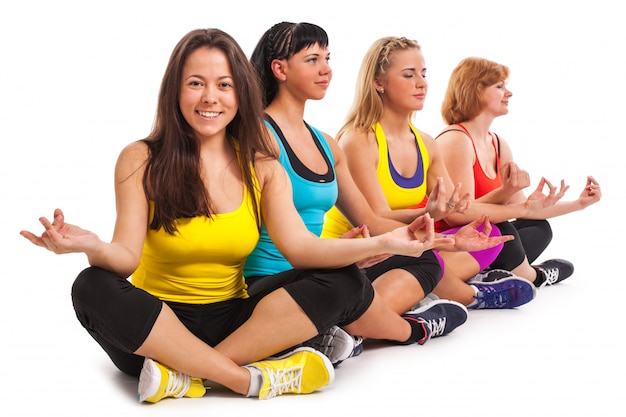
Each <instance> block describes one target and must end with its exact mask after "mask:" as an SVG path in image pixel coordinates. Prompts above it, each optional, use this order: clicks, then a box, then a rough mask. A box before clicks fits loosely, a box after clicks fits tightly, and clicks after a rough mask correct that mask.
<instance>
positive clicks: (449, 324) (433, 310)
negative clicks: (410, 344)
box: [402, 299, 467, 345]
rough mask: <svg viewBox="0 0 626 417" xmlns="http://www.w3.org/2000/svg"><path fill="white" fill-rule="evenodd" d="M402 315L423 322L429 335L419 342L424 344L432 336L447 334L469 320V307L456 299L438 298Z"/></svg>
mask: <svg viewBox="0 0 626 417" xmlns="http://www.w3.org/2000/svg"><path fill="white" fill-rule="evenodd" d="M402 317H404V318H405V319H406V318H410V319H413V320H416V321H418V322H421V323H422V324H423V325H424V326H425V327H426V328H427V332H426V333H427V335H426V337H425V338H424V339H423V340H420V341H419V342H418V343H419V344H420V345H423V344H424V343H426V342H427V341H428V340H429V339H430V338H432V337H439V336H445V335H447V334H448V333H450V332H451V331H453V330H454V329H456V328H457V327H459V326H460V325H462V324H463V323H465V321H467V308H466V307H465V306H464V305H463V304H461V303H458V302H456V301H451V300H443V299H437V300H432V301H430V302H429V303H428V304H426V305H424V306H421V307H418V308H416V309H415V310H410V311H407V312H406V313H404V314H403V315H402Z"/></svg>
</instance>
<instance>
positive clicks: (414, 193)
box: [322, 123, 430, 238]
mask: <svg viewBox="0 0 626 417" xmlns="http://www.w3.org/2000/svg"><path fill="white" fill-rule="evenodd" d="M409 128H410V129H411V131H412V132H413V135H414V136H415V143H416V150H417V154H418V166H417V168H416V172H415V174H414V175H413V177H412V178H404V177H400V176H399V175H398V174H395V175H393V176H392V166H391V165H390V164H389V151H388V148H387V138H386V137H385V132H384V131H383V129H382V126H381V125H380V123H376V124H375V125H374V126H373V127H372V129H373V130H374V134H375V135H376V143H377V144H378V165H377V167H376V175H377V177H378V182H379V183H380V185H381V187H382V189H383V192H384V194H385V197H386V199H387V203H388V204H389V207H390V208H391V209H392V210H399V209H405V208H408V207H413V206H416V205H419V204H420V203H421V202H422V201H423V200H424V198H425V197H426V195H427V192H428V181H427V175H428V167H429V166H430V159H429V158H428V150H427V149H426V145H424V141H423V140H422V137H421V136H420V134H419V132H418V131H417V129H416V128H415V127H414V126H413V125H412V124H411V123H409ZM352 227H353V226H352V225H351V224H350V222H349V221H348V219H346V218H345V216H344V215H343V214H341V212H340V211H339V209H337V206H333V207H332V208H331V209H330V210H329V211H328V212H326V217H325V219H324V229H323V231H322V237H326V238H336V237H341V235H343V234H344V233H345V232H347V231H348V230H350V229H351V228H352Z"/></svg>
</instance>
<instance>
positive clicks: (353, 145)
mask: <svg viewBox="0 0 626 417" xmlns="http://www.w3.org/2000/svg"><path fill="white" fill-rule="evenodd" d="M338 142H339V146H341V148H342V149H344V150H347V149H353V150H364V149H366V148H367V147H370V146H378V145H377V144H376V135H375V134H374V132H373V131H372V130H371V129H368V130H358V131H357V130H354V129H349V130H346V131H345V132H343V134H342V135H341V138H340V139H339V141H338Z"/></svg>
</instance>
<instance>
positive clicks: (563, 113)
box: [0, 0, 626, 416]
mask: <svg viewBox="0 0 626 417" xmlns="http://www.w3.org/2000/svg"><path fill="white" fill-rule="evenodd" d="M344 4H346V5H344ZM340 6H341V7H340ZM341 9H344V10H343V11H341ZM622 16H623V13H622V12H620V11H618V3H617V2H613V1H607V0H597V1H593V2H589V1H584V2H583V1H577V0H574V1H571V2H557V1H547V0H545V1H507V2H503V1H488V0H476V1H462V0H454V1H413V2H373V1H358V2H357V1H354V2H345V3H342V2H296V1H272V2H251V1H250V2H246V1H237V0H233V1H228V2H227V1H223V2H211V1H207V0H205V1H182V0H181V1H178V2H161V1H154V2H132V1H124V2H121V1H108V2H99V3H92V2H79V1H76V2H71V1H31V2H10V3H9V2H4V3H3V5H2V6H0V54H1V55H0V186H1V188H0V192H1V194H0V195H1V196H2V197H1V202H0V210H1V212H0V214H1V215H2V216H1V217H0V218H1V219H2V221H3V223H4V225H3V227H2V232H1V234H0V249H1V253H2V255H1V256H2V263H3V266H4V267H3V271H4V273H3V274H2V280H3V283H2V290H1V291H2V292H1V299H0V338H1V339H0V340H1V342H0V343H1V346H2V350H1V351H0V352H1V353H2V355H1V356H0V358H1V359H2V362H1V364H2V367H1V372H2V375H1V376H0V381H1V382H0V393H1V397H0V398H1V399H0V414H1V415H3V416H30V415H44V414H45V415H48V414H51V413H57V414H59V415H67V416H69V415H72V416H73V415H76V416H78V415H81V416H96V415H98V416H100V415H102V416H104V415H107V416H109V415H143V414H145V415H176V416H179V415H184V414H185V413H203V414H202V415H205V413H206V415H223V414H224V413H229V414H230V415H244V414H245V415H253V413H254V414H256V415H266V414H267V415H269V414H277V415H283V413H287V412H288V413H292V412H293V413H296V414H299V415H314V416H320V415H323V416H325V415H331V416H334V415H339V414H350V415H351V414H357V415H361V414H364V413H367V415H370V414H373V415H376V414H378V415H381V414H383V415H441V416H453V415H459V416H461V415H462V416H473V415H476V416H478V415H485V414H486V415H505V416H518V415H519V416H522V415H523V416H526V415H537V416H557V415H558V416H617V415H622V416H623V415H626V403H625V401H624V388H626V384H625V372H626V360H625V359H624V353H625V349H624V348H625V346H624V342H623V339H624V335H623V333H624V330H623V328H624V325H623V322H624V313H623V307H622V299H623V292H624V289H625V288H626V285H625V284H624V283H623V280H624V273H623V267H622V262H621V261H622V259H623V256H624V255H623V249H622V248H623V245H621V241H622V240H623V239H622V237H623V231H624V227H623V225H622V223H621V221H622V216H618V211H617V210H618V202H620V201H623V195H622V191H621V188H620V187H619V186H618V181H620V183H621V181H622V179H623V174H624V168H623V161H622V159H623V158H622V157H621V156H622V153H621V149H622V146H620V145H621V142H622V135H623V128H622V126H621V123H620V122H621V120H622V119H623V117H624V110H625V107H626V106H625V105H624V93H625V89H624V80H623V79H624V74H625V73H626V65H625V59H624V41H625V40H626V30H625V29H624V23H623V19H622ZM283 20H287V21H292V22H299V21H307V22H312V23H316V24H318V25H320V26H322V27H324V28H325V29H326V30H327V32H328V34H329V36H330V50H331V64H332V66H333V70H334V79H333V82H332V85H331V88H330V90H329V92H328V94H327V96H326V98H325V99H324V100H322V101H320V102H312V103H310V105H309V106H308V107H307V114H306V115H305V117H306V119H307V121H308V122H310V123H311V124H313V125H314V126H317V127H319V128H321V129H322V130H324V131H326V132H328V133H330V134H331V135H334V134H335V133H336V131H337V129H338V128H339V126H340V124H341V122H342V119H343V116H344V115H345V112H346V111H347V109H348V107H349V105H350V104H351V102H352V92H353V88H354V83H355V76H356V73H357V70H358V66H359V65H360V62H361V58H362V56H363V54H364V53H365V51H366V49H367V48H368V47H369V45H370V44H371V43H372V42H373V41H374V40H376V39H377V38H379V37H382V36H387V35H396V36H406V37H409V38H413V39H416V40H418V41H419V42H420V44H421V45H422V49H423V52H424V55H425V58H426V64H427V67H428V79H429V83H430V89H429V94H428V99H427V102H426V106H425V109H424V110H423V111H421V112H420V113H419V114H418V115H417V119H416V124H417V126H419V127H420V128H421V129H422V130H425V131H426V132H428V133H430V134H432V135H434V134H436V133H438V131H439V130H440V129H441V128H443V126H444V125H443V122H442V120H441V117H440V115H439V106H440V103H441V99H442V97H443V93H444V90H445V87H446V84H447V79H448V76H449V74H450V72H451V71H452V69H453V67H454V66H455V65H456V64H457V63H458V62H459V61H460V60H461V59H462V58H464V57H466V56H470V55H476V56H482V57H485V58H489V59H492V60H495V61H498V62H501V63H503V64H505V65H507V66H509V67H510V68H511V79H510V83H509V87H510V89H511V90H512V91H513V98H512V100H511V102H510V106H509V108H510V113H509V115H507V116H505V117H502V118H500V119H498V120H496V123H495V125H494V126H493V128H494V130H495V131H496V132H497V133H499V134H500V135H502V136H504V137H505V138H507V139H508V140H509V141H510V143H511V145H512V147H513V150H514V153H515V158H516V160H517V162H518V163H519V164H520V165H521V166H522V167H523V168H525V169H527V170H528V171H530V172H531V175H532V179H533V184H536V183H537V181H538V180H539V178H540V177H541V176H542V175H544V176H546V177H547V178H548V179H550V180H553V181H558V180H560V179H561V178H563V179H565V180H566V182H567V183H568V184H570V185H571V186H572V188H571V190H570V191H569V192H568V194H567V195H566V198H570V199H573V198H576V196H577V195H578V194H579V193H580V191H582V187H583V185H584V183H585V179H586V176H587V175H589V174H591V175H594V176H595V177H596V178H597V179H598V180H599V181H600V183H601V185H602V187H603V194H604V197H603V200H602V201H601V202H600V203H599V204H597V205H595V206H592V207H590V208H589V209H587V210H585V211H583V212H578V213H573V214H571V215H568V216H565V217H563V218H558V219H554V221H553V222H552V224H553V228H554V232H555V238H554V241H553V243H552V244H551V246H550V247H549V248H548V250H547V251H546V253H545V254H544V256H543V258H542V259H547V258H550V257H563V258H567V259H569V260H571V261H572V262H574V264H575V265H576V272H575V274H574V276H573V277H572V278H570V279H569V280H567V281H566V282H564V283H562V284H560V285H558V286H556V287H551V288H546V289H544V290H542V291H541V292H540V293H539V295H538V297H537V299H536V300H535V301H533V302H532V303H531V304H528V305H526V306H524V307H522V308H520V309H517V310H510V311H476V312H471V314H470V318H469V320H468V323H467V324H466V325H464V326H463V327H461V328H459V329H458V330H457V331H455V332H454V333H453V334H451V335H449V336H447V337H445V338H439V339H435V340H431V341H430V342H429V344H427V345H425V346H409V347H385V348H380V349H378V348H370V349H368V350H366V352H365V354H364V355H362V356H360V357H358V358H355V359H351V360H349V361H347V362H345V363H344V364H342V365H341V366H340V367H339V368H338V369H337V375H336V379H335V381H334V383H333V384H331V385H330V386H328V387H327V388H326V389H325V390H324V391H323V392H319V393H316V394H313V395H309V396H287V397H281V398H278V399H274V400H271V401H263V402H261V401H258V400H254V399H244V398H240V397H239V396H237V395H233V394H230V393H229V392H225V391H223V390H214V392H211V393H209V394H208V395H207V396H206V397H205V398H203V399H200V400H188V399H185V400H178V401H175V400H168V401H163V402H161V403H159V404H156V405H154V406H147V405H142V404H139V403H137V401H136V397H135V395H136V381H135V380H133V379H132V378H128V377H126V376H124V375H122V374H120V373H119V372H118V371H117V370H116V369H115V368H114V367H113V365H112V364H111V363H110V361H109V360H108V358H107V357H106V355H105V354H104V353H103V352H102V351H101V349H100V348H99V346H98V345H97V344H96V343H95V342H93V341H92V340H91V338H90V337H89V336H88V335H87V333H86V332H85V331H84V330H83V329H82V328H81V326H80V325H79V323H78V322H77V320H76V319H75V316H74V312H73V309H72V307H71V301H70V297H69V292H70V287H71V283H72V282H73V279H74V277H75V276H76V275H77V274H78V272H79V271H80V270H81V269H82V268H83V267H85V266H86V262H85V258H84V256H83V255H79V254H76V255H65V256H56V255H53V254H51V253H47V252H45V251H44V250H42V249H40V248H36V247H34V246H32V245H31V244H30V243H29V242H28V241H26V240H25V239H23V238H22V237H21V236H19V231H20V230H22V229H28V230H31V231H35V232H39V231H41V227H40V225H39V223H38V221H37V219H38V218H39V217H40V216H47V217H50V216H51V215H52V212H53V210H54V208H56V207H60V208H62V209H64V211H65V213H66V218H67V221H68V222H71V223H76V224H78V225H81V226H83V227H85V228H89V229H91V230H93V231H95V232H97V233H98V234H99V235H100V236H101V237H102V238H103V239H105V240H107V239H109V238H110V234H111V231H112V228H113V222H114V218H115V206H114V196H113V166H114V163H115V159H116V157H117V155H118V153H119V151H120V150H121V149H122V147H123V146H125V145H126V144H127V143H129V142H131V141H134V140H137V139H140V138H143V137H145V136H146V135H147V134H148V133H149V131H150V128H151V124H152V121H153V116H154V110H155V106H156V97H157V92H158V89H159V85H160V81H161V77H162V75H163V71H164V68H165V65H166V63H167V60H168V58H169V54H170V52H171V50H172V49H173V47H174V45H175V44H176V43H177V42H178V40H179V39H180V38H181V37H182V36H183V35H184V34H185V33H187V32H188V31H190V30H192V29H196V28H206V27H218V28H220V29H223V30H225V31H227V32H229V33H230V34H231V35H233V36H234V37H235V39H237V40H238V41H239V42H240V44H241V46H242V48H243V49H244V51H245V52H246V53H247V54H248V55H249V54H250V53H251V52H252V49H253V48H254V45H255V44H256V41H257V40H258V39H259V37H260V36H261V34H262V33H263V32H264V31H265V30H266V29H268V28H269V27H270V26H271V25H273V24H274V23H277V22H279V21H283ZM620 214H621V213H620ZM279 413H280V414H279Z"/></svg>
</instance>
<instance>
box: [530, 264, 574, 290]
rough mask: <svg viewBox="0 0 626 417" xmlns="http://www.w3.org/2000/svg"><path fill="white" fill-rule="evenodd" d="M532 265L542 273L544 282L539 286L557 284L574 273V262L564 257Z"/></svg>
mask: <svg viewBox="0 0 626 417" xmlns="http://www.w3.org/2000/svg"><path fill="white" fill-rule="evenodd" d="M533 267H534V268H535V269H537V270H538V271H540V272H542V273H543V276H544V282H543V283H542V284H541V286H540V288H541V287H545V286H546V285H554V284H557V283H559V282H561V281H563V280H564V279H566V278H569V277H570V276H572V274H573V273H574V264H573V263H571V262H569V261H566V260H565V259H550V260H548V261H545V262H543V263H541V264H539V265H533Z"/></svg>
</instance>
